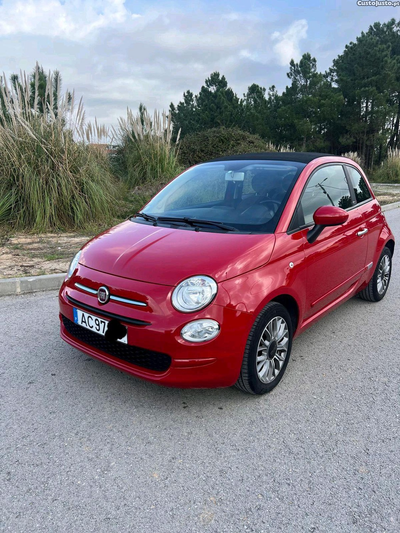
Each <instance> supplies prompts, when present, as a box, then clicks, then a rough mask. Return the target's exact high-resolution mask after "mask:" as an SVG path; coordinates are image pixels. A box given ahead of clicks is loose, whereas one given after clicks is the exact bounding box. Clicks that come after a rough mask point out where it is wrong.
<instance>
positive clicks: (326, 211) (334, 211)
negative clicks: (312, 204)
mask: <svg viewBox="0 0 400 533" xmlns="http://www.w3.org/2000/svg"><path fill="white" fill-rule="evenodd" d="M313 218H314V222H315V226H314V227H313V228H311V229H310V231H309V232H308V233H307V241H308V242H309V243H310V244H312V243H313V242H315V240H316V239H317V238H318V236H319V235H320V234H321V232H322V230H323V229H324V228H326V227H327V226H340V225H341V224H344V223H345V222H346V220H347V219H348V218H349V214H348V212H347V211H345V210H344V209H341V208H340V207H335V206H333V205H323V206H322V207H319V208H318V209H317V210H316V211H315V213H314V215H313Z"/></svg>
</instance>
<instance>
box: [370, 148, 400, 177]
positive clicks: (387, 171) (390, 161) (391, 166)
mask: <svg viewBox="0 0 400 533" xmlns="http://www.w3.org/2000/svg"><path fill="white" fill-rule="evenodd" d="M370 181H374V182H377V183H400V150H398V149H395V150H389V151H388V157H387V159H386V160H385V161H384V162H383V163H382V164H381V165H380V166H379V167H378V168H376V169H375V170H374V171H373V172H372V173H371V175H370Z"/></svg>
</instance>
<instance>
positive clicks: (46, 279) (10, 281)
mask: <svg viewBox="0 0 400 533" xmlns="http://www.w3.org/2000/svg"><path fill="white" fill-rule="evenodd" d="M396 208H400V202H394V203H393V204H386V205H383V206H382V211H384V212H385V211H391V210H392V209H396ZM64 278H65V273H64V274H45V275H43V276H27V277H22V278H5V279H0V298H1V297H2V296H17V295H20V294H29V293H32V292H43V291H52V290H58V289H59V288H60V287H61V284H62V282H63V280H64Z"/></svg>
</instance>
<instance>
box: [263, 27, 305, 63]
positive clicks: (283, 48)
mask: <svg viewBox="0 0 400 533" xmlns="http://www.w3.org/2000/svg"><path fill="white" fill-rule="evenodd" d="M307 30H308V24H307V21H306V20H305V19H301V20H296V21H295V22H293V24H291V26H289V28H288V29H287V30H286V31H284V32H279V31H277V32H274V33H273V34H272V40H273V41H278V42H277V43H276V44H275V45H274V52H275V53H276V55H277V57H278V60H279V63H280V64H281V65H289V63H290V61H291V59H294V60H295V61H298V60H299V59H300V57H301V51H300V41H301V40H302V39H306V37H307Z"/></svg>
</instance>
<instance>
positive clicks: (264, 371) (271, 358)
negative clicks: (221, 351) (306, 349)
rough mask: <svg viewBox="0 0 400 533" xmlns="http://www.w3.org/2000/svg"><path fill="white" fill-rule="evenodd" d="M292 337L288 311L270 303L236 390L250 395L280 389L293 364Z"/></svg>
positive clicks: (250, 345)
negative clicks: (291, 360)
mask: <svg viewBox="0 0 400 533" xmlns="http://www.w3.org/2000/svg"><path fill="white" fill-rule="evenodd" d="M292 336H293V333H292V323H291V320H290V315H289V313H288V311H287V310H286V308H285V307H284V306H283V305H281V304H279V303H277V302H270V303H269V304H268V305H266V307H265V308H264V309H263V311H262V312H261V313H260V315H259V316H258V317H257V320H256V321H255V323H254V325H253V327H252V329H251V332H250V335H249V338H248V340H247V344H246V349H245V352H244V356H243V363H242V369H241V371H240V376H239V379H238V380H237V382H236V384H235V386H236V387H237V388H238V389H240V390H242V391H244V392H248V393H250V394H265V393H267V392H270V391H271V390H272V389H273V388H274V387H276V385H278V383H279V382H280V380H281V379H282V376H283V374H284V372H285V370H286V367H287V364H288V362H289V357H290V351H291V348H292Z"/></svg>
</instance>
